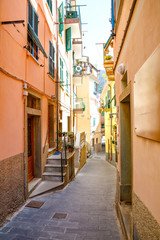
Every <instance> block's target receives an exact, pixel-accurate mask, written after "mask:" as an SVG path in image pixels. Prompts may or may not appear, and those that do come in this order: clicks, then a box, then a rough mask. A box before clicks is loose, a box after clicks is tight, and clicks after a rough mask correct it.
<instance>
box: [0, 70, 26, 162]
mask: <svg viewBox="0 0 160 240" xmlns="http://www.w3.org/2000/svg"><path fill="white" fill-rule="evenodd" d="M0 109H1V115H0V149H1V150H0V161H1V160H3V159H6V158H9V157H11V156H14V155H17V154H20V153H22V152H24V99H23V89H22V83H21V82H18V81H16V80H12V79H11V78H10V77H7V76H6V75H4V74H2V73H0Z"/></svg>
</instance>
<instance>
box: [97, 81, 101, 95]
mask: <svg viewBox="0 0 160 240" xmlns="http://www.w3.org/2000/svg"><path fill="white" fill-rule="evenodd" d="M98 93H101V85H100V83H98Z"/></svg>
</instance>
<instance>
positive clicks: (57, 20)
mask: <svg viewBox="0 0 160 240" xmlns="http://www.w3.org/2000/svg"><path fill="white" fill-rule="evenodd" d="M57 2H58V0H56V119H57V121H56V131H57V133H56V140H57V142H56V151H58V127H59V126H58V124H59V122H58V119H59V117H58V66H59V64H58V61H59V59H58V31H59V19H58V3H57Z"/></svg>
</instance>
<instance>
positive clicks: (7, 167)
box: [0, 153, 25, 225]
mask: <svg viewBox="0 0 160 240" xmlns="http://www.w3.org/2000/svg"><path fill="white" fill-rule="evenodd" d="M24 198H25V197H24V164H23V153H20V154H17V155H15V156H12V157H10V158H7V159H4V160H2V161H0V225H1V224H2V223H3V222H4V221H5V218H6V217H7V215H8V214H10V213H12V212H13V211H14V210H16V209H17V208H18V207H19V206H20V205H21V204H22V203H24V201H25V200H24Z"/></svg>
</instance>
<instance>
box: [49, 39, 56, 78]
mask: <svg viewBox="0 0 160 240" xmlns="http://www.w3.org/2000/svg"><path fill="white" fill-rule="evenodd" d="M54 64H55V49H54V47H53V44H52V43H51V41H49V74H50V76H51V77H53V78H54Z"/></svg>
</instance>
